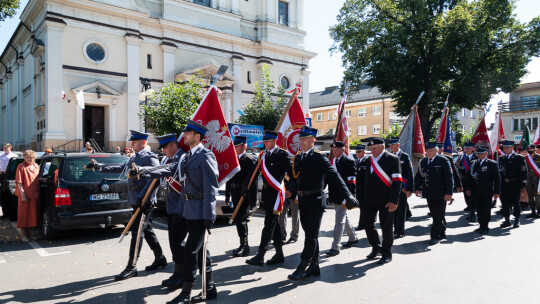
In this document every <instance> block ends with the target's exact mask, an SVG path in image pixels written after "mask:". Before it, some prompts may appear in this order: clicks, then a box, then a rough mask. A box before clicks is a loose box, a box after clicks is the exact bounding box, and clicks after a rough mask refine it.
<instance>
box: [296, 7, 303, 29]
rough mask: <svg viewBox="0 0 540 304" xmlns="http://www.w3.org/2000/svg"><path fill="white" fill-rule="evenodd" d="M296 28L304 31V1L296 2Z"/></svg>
mask: <svg viewBox="0 0 540 304" xmlns="http://www.w3.org/2000/svg"><path fill="white" fill-rule="evenodd" d="M296 28H297V29H299V30H303V29H304V1H303V0H296Z"/></svg>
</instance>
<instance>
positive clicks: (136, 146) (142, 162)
mask: <svg viewBox="0 0 540 304" xmlns="http://www.w3.org/2000/svg"><path fill="white" fill-rule="evenodd" d="M130 132H131V137H130V138H129V141H131V146H132V148H133V151H134V152H135V155H134V156H133V157H131V158H130V159H129V160H128V161H127V162H126V163H125V164H122V165H117V164H110V165H103V164H100V163H97V162H96V161H95V160H94V159H92V160H91V161H90V163H89V164H88V165H86V169H96V170H99V171H102V172H116V173H120V172H127V171H129V170H131V164H132V163H134V164H135V165H136V166H137V168H138V169H139V170H141V169H149V168H152V167H155V166H158V165H159V160H158V158H157V156H156V155H155V154H154V153H152V152H150V147H149V146H148V145H147V140H148V134H146V133H142V132H138V131H134V130H130ZM150 184H151V181H149V180H145V179H138V178H130V179H128V197H127V201H128V204H130V205H131V206H132V208H133V211H134V212H135V210H137V208H142V211H143V212H142V213H145V214H146V223H144V228H143V230H142V233H141V235H140V237H141V239H142V237H144V239H145V240H146V242H147V243H148V245H149V246H150V249H152V251H153V252H154V256H155V259H154V262H153V263H152V264H151V265H149V266H147V267H146V268H145V270H146V271H152V270H156V269H157V268H159V267H165V266H167V259H166V258H165V256H164V255H163V250H162V249H161V246H160V245H159V241H158V239H157V236H156V234H155V233H154V230H153V229H152V210H153V209H154V208H153V206H154V204H155V203H156V192H157V187H155V188H154V189H152V190H151V191H152V192H151V195H150V197H149V199H148V201H146V202H145V203H144V205H142V203H143V201H142V200H143V198H144V195H145V194H146V192H147V190H148V188H149V187H150ZM141 206H142V207H141ZM142 213H139V215H138V216H137V218H135V221H134V222H133V225H131V244H130V247H129V259H128V264H127V266H126V268H125V269H124V270H123V271H122V272H121V273H120V274H119V275H117V276H115V277H114V280H115V281H121V280H125V279H128V278H131V277H135V276H137V268H136V263H137V258H138V256H139V255H140V252H141V248H142V241H140V242H139V248H138V252H135V245H136V243H137V234H138V230H139V225H140V221H141V216H142Z"/></svg>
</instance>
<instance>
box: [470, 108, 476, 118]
mask: <svg viewBox="0 0 540 304" xmlns="http://www.w3.org/2000/svg"><path fill="white" fill-rule="evenodd" d="M471 118H472V119H475V118H476V115H475V113H474V111H473V110H471Z"/></svg>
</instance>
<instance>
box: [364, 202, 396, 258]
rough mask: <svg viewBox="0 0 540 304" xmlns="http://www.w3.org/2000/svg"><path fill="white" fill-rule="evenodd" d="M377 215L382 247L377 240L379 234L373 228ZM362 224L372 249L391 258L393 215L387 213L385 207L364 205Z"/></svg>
mask: <svg viewBox="0 0 540 304" xmlns="http://www.w3.org/2000/svg"><path fill="white" fill-rule="evenodd" d="M377 213H378V214H379V221H380V223H381V230H382V237H383V241H382V246H381V240H380V239H379V233H378V232H377V229H376V228H375V221H376V218H377ZM361 216H362V224H363V225H364V229H365V230H366V236H367V238H368V241H369V244H370V245H371V247H372V248H373V249H377V250H380V251H381V254H382V255H383V256H385V257H391V256H392V253H391V251H390V250H391V249H392V244H393V243H394V231H393V230H394V229H393V224H394V214H393V212H389V211H388V208H386V207H385V206H374V205H372V204H369V203H366V204H364V210H362V214H361Z"/></svg>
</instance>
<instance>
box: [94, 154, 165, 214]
mask: <svg viewBox="0 0 540 304" xmlns="http://www.w3.org/2000/svg"><path fill="white" fill-rule="evenodd" d="M132 163H135V165H137V167H139V169H150V168H153V167H155V166H159V160H158V158H157V156H156V155H155V154H154V153H152V152H151V151H148V150H146V149H142V150H141V151H139V152H138V153H135V155H134V156H132V157H131V158H130V159H129V160H128V161H127V162H126V163H125V164H123V165H102V166H101V167H100V169H99V170H101V171H102V172H111V173H120V172H123V171H124V170H126V172H127V170H129V169H131V164H132ZM151 183H152V181H150V180H147V179H143V178H128V199H127V201H128V204H130V205H131V206H135V205H137V197H139V198H141V199H142V198H144V195H145V194H146V191H147V190H148V188H149V187H150V184H151ZM157 188H158V187H155V189H154V190H153V191H152V193H151V195H150V201H149V202H150V203H151V204H152V205H153V204H155V203H156V193H157ZM146 203H148V202H146Z"/></svg>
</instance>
